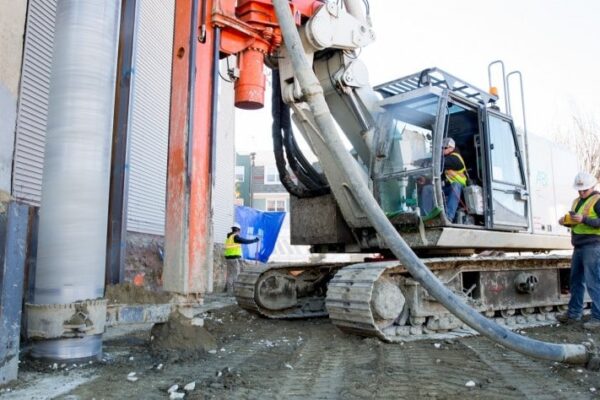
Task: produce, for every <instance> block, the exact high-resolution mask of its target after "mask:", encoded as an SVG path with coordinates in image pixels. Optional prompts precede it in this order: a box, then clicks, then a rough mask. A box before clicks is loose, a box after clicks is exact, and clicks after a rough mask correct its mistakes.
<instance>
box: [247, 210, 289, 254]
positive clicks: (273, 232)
mask: <svg viewBox="0 0 600 400" xmlns="http://www.w3.org/2000/svg"><path fill="white" fill-rule="evenodd" d="M284 217H285V212H278V211H277V212H273V211H259V210H255V209H254V208H250V207H244V206H236V207H235V221H236V222H237V223H238V224H240V226H241V227H242V233H241V236H242V237H244V238H248V239H250V238H254V237H257V236H258V238H260V241H259V242H258V243H253V244H247V245H246V244H245V245H242V252H243V255H244V259H246V260H258V261H260V262H264V263H266V262H267V261H269V257H270V256H271V253H273V249H274V248H275V243H276V242H277V236H279V230H280V229H281V225H282V224H283V218H284ZM257 251H258V254H257Z"/></svg>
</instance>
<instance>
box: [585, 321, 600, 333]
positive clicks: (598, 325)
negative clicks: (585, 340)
mask: <svg viewBox="0 0 600 400" xmlns="http://www.w3.org/2000/svg"><path fill="white" fill-rule="evenodd" d="M583 329H585V330H587V331H593V332H598V331H600V320H598V319H596V318H592V319H590V320H589V321H588V322H584V323H583Z"/></svg>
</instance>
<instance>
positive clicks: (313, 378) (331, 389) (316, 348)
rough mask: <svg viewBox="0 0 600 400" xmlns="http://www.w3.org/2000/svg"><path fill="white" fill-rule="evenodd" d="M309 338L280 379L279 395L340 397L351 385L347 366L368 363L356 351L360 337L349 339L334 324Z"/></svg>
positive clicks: (284, 396) (287, 396)
mask: <svg viewBox="0 0 600 400" xmlns="http://www.w3.org/2000/svg"><path fill="white" fill-rule="evenodd" d="M306 339H307V340H306V342H305V343H304V345H303V346H302V347H301V348H299V349H298V350H297V351H296V354H295V355H294V358H293V359H291V360H290V365H291V366H292V367H293V368H294V369H293V370H289V371H287V373H286V374H285V376H284V377H280V378H279V379H278V382H279V390H278V391H277V395H278V396H279V397H280V398H286V399H336V398H340V393H341V392H343V391H344V388H345V387H346V385H347V384H348V382H347V381H346V379H347V377H348V369H353V368H356V367H357V366H358V365H362V364H364V363H365V357H364V354H363V355H361V352H357V351H356V345H357V344H359V343H360V339H356V338H350V340H348V337H347V335H344V334H343V333H341V332H339V331H337V330H336V329H335V328H334V327H325V329H319V330H317V331H316V332H314V334H313V335H311V336H309V337H307V338H306ZM353 339H354V340H353ZM367 358H371V359H372V358H373V357H372V356H371V357H368V356H367Z"/></svg>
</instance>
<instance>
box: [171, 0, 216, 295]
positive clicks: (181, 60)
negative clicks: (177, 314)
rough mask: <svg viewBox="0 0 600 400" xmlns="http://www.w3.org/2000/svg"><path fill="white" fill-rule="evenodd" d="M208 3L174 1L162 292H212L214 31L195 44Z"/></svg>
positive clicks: (207, 33)
mask: <svg viewBox="0 0 600 400" xmlns="http://www.w3.org/2000/svg"><path fill="white" fill-rule="evenodd" d="M211 9H212V1H211V0H204V1H202V2H201V4H200V5H199V0H193V1H192V2H190V1H189V0H176V1H175V24H174V37H173V64H172V75H171V115H170V123H169V161H168V167H167V168H168V169H167V212H166V223H165V266H164V270H163V285H164V288H165V290H168V291H171V292H175V293H180V294H183V295H188V294H196V293H205V292H208V291H210V290H212V248H213V238H212V234H211V224H210V215H211V201H210V199H211V179H210V158H211V140H210V137H211V116H212V113H213V112H216V110H212V107H211V98H212V96H211V95H212V90H213V84H217V82H213V81H212V80H213V78H212V73H211V72H212V68H214V60H213V56H212V53H213V44H214V30H213V28H212V26H211V24H206V35H205V37H204V41H202V42H201V41H200V40H199V35H200V33H201V32H200V29H199V14H200V13H202V12H204V13H206V10H208V11H210V10H211Z"/></svg>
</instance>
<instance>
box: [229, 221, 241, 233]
mask: <svg viewBox="0 0 600 400" xmlns="http://www.w3.org/2000/svg"><path fill="white" fill-rule="evenodd" d="M231 229H239V230H240V231H241V230H242V226H241V225H240V224H238V223H237V222H234V223H233V225H231Z"/></svg>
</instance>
